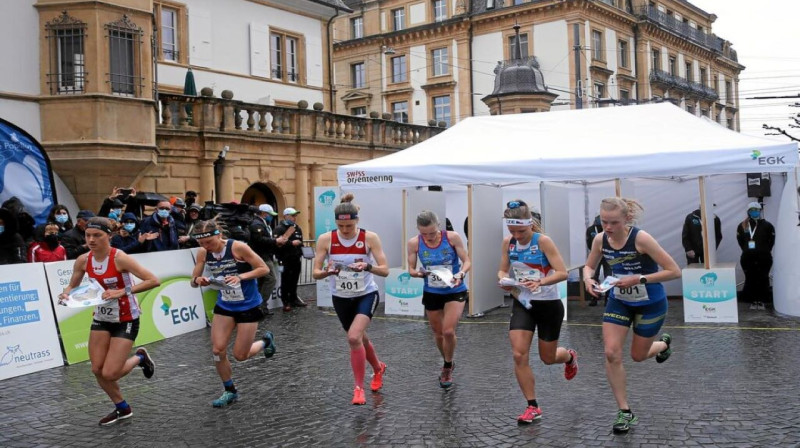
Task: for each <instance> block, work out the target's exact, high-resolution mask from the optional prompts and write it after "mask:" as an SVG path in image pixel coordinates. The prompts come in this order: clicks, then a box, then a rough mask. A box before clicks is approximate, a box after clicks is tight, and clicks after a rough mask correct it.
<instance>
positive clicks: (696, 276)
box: [682, 264, 739, 322]
mask: <svg viewBox="0 0 800 448" xmlns="http://www.w3.org/2000/svg"><path fill="white" fill-rule="evenodd" d="M698 266H699V265H698ZM682 280H683V320H684V321H685V322H739V310H738V308H737V306H736V268H735V267H734V265H733V264H725V265H722V266H719V267H713V268H711V269H703V268H701V267H688V268H686V269H684V270H683V277H682Z"/></svg>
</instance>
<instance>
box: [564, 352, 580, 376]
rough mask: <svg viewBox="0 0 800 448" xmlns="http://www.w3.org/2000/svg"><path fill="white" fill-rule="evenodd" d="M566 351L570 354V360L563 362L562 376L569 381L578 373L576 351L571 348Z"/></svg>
mask: <svg viewBox="0 0 800 448" xmlns="http://www.w3.org/2000/svg"><path fill="white" fill-rule="evenodd" d="M567 352H569V354H570V355H572V361H570V362H568V363H566V364H564V378H566V379H567V381H569V380H571V379H573V378H575V375H577V374H578V352H576V351H575V350H573V349H569V350H567Z"/></svg>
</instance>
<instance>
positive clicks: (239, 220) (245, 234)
mask: <svg viewBox="0 0 800 448" xmlns="http://www.w3.org/2000/svg"><path fill="white" fill-rule="evenodd" d="M256 213H258V207H255V206H252V205H249V204H236V203H233V202H230V203H226V204H215V203H214V202H211V201H206V203H205V205H204V206H203V208H202V209H201V210H200V219H201V220H203V221H207V220H209V219H214V218H215V217H216V219H217V223H218V224H219V225H220V226H221V227H222V232H223V233H224V234H225V235H226V236H227V237H228V238H231V239H234V240H238V241H244V242H245V243H246V242H248V241H249V240H250V231H249V230H248V228H249V226H250V223H251V222H252V221H253V219H254V218H255V216H256Z"/></svg>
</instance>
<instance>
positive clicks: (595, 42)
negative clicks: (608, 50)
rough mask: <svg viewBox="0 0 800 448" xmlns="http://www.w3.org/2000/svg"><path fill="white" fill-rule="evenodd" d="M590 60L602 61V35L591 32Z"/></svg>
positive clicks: (597, 32)
mask: <svg viewBox="0 0 800 448" xmlns="http://www.w3.org/2000/svg"><path fill="white" fill-rule="evenodd" d="M592 59H596V60H598V61H603V60H605V59H603V33H601V32H600V31H594V30H593V31H592Z"/></svg>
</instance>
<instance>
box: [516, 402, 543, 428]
mask: <svg viewBox="0 0 800 448" xmlns="http://www.w3.org/2000/svg"><path fill="white" fill-rule="evenodd" d="M540 418H542V410H541V409H539V408H538V407H536V406H528V407H527V408H525V412H523V413H522V415H520V416H519V417H517V423H520V424H528V423H533V421H534V420H539V419H540Z"/></svg>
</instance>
